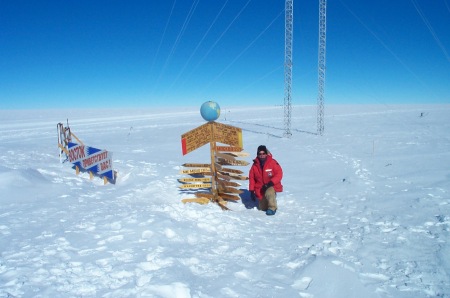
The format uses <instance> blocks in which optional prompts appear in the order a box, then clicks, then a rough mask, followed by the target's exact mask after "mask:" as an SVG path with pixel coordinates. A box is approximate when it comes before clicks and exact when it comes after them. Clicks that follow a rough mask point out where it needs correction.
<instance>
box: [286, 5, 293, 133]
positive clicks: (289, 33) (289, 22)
mask: <svg viewBox="0 0 450 298" xmlns="http://www.w3.org/2000/svg"><path fill="white" fill-rule="evenodd" d="M293 10H294V7H293V0H286V4H285V34H284V136H285V137H288V138H290V137H291V135H292V133H291V110H292V103H291V99H292V38H293V22H294V20H293Z"/></svg>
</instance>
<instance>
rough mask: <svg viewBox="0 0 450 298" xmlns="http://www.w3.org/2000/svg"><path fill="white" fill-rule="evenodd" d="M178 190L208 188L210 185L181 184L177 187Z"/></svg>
mask: <svg viewBox="0 0 450 298" xmlns="http://www.w3.org/2000/svg"><path fill="white" fill-rule="evenodd" d="M179 187H180V188H210V187H211V183H202V184H182V185H180V186H179Z"/></svg>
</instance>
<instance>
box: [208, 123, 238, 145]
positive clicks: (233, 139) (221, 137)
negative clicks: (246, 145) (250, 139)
mask: <svg viewBox="0 0 450 298" xmlns="http://www.w3.org/2000/svg"><path fill="white" fill-rule="evenodd" d="M213 125H214V141H217V142H219V143H223V144H227V145H230V146H234V147H239V148H242V129H240V128H239V127H234V126H231V125H226V124H222V123H217V122H213Z"/></svg>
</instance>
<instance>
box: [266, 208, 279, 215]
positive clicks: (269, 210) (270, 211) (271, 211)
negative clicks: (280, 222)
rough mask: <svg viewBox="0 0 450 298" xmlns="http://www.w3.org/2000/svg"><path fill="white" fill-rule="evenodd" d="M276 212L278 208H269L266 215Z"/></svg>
mask: <svg viewBox="0 0 450 298" xmlns="http://www.w3.org/2000/svg"><path fill="white" fill-rule="evenodd" d="M275 212H277V210H271V209H267V211H266V215H275Z"/></svg>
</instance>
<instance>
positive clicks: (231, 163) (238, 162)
mask: <svg viewBox="0 0 450 298" xmlns="http://www.w3.org/2000/svg"><path fill="white" fill-rule="evenodd" d="M219 164H220V165H223V166H248V165H249V164H250V163H249V162H247V161H245V160H235V161H232V160H229V159H223V158H219Z"/></svg>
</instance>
